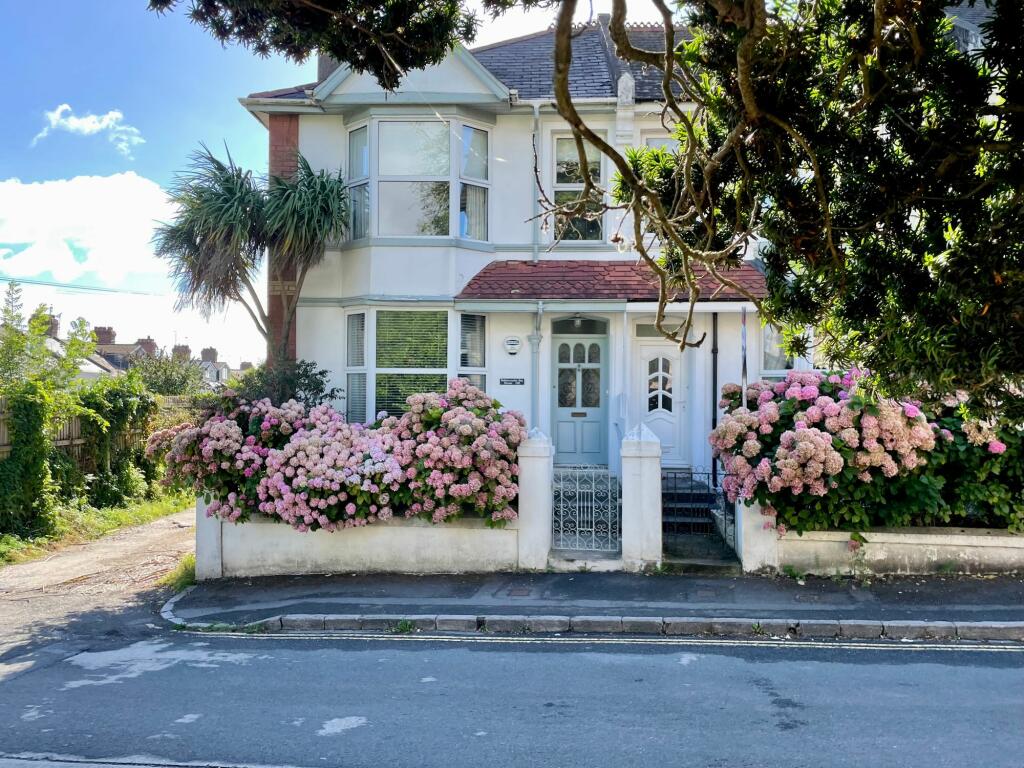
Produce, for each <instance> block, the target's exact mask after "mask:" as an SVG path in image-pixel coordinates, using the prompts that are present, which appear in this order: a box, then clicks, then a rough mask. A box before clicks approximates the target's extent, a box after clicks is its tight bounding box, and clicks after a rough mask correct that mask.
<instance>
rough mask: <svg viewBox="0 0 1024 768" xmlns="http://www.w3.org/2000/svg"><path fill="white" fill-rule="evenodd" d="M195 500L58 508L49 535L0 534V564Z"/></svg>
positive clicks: (146, 519)
mask: <svg viewBox="0 0 1024 768" xmlns="http://www.w3.org/2000/svg"><path fill="white" fill-rule="evenodd" d="M194 503H195V500H194V498H193V497H192V496H191V495H187V494H168V495H167V496H164V497H162V498H159V499H154V500H151V501H140V502H138V503H137V504H131V505H128V506H125V507H103V508H101V509H97V508H96V507H91V506H89V505H88V504H80V505H75V506H68V507H62V508H61V509H60V510H59V511H58V518H57V525H56V527H55V531H54V532H53V533H51V534H49V535H46V536H36V537H28V538H22V537H20V536H13V535H11V534H3V535H0V565H5V564H9V563H20V562H23V561H25V560H31V559H33V558H36V557H41V556H43V555H45V554H47V553H49V552H52V551H53V550H55V549H58V548H59V547H62V546H66V545H68V544H78V543H81V542H83V541H89V540H90V539H98V538H99V537H100V536H105V535H106V534H108V533H111V532H113V531H116V530H118V529H120V528H127V527H129V526H132V525H142V524H143V523H149V522H152V521H153V520H156V519H158V518H161V517H166V516H167V515H173V514H174V513H175V512H180V511H182V510H183V509H188V507H189V506H191V505H192V504H194Z"/></svg>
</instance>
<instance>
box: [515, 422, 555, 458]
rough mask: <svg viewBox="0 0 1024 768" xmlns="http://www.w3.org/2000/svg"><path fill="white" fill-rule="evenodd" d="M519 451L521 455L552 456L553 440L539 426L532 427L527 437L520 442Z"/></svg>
mask: <svg viewBox="0 0 1024 768" xmlns="http://www.w3.org/2000/svg"><path fill="white" fill-rule="evenodd" d="M518 453H519V455H520V456H550V455H551V440H550V439H548V436H547V435H545V434H544V433H543V432H541V431H540V430H539V429H538V428H537V427H534V428H533V429H531V430H530V431H529V432H528V433H527V435H526V439H525V440H523V442H521V443H520V444H519V449H518Z"/></svg>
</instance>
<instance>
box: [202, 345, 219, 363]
mask: <svg viewBox="0 0 1024 768" xmlns="http://www.w3.org/2000/svg"><path fill="white" fill-rule="evenodd" d="M199 355H200V357H201V358H202V361H203V362H204V363H216V362H217V350H216V349H215V348H214V347H204V348H203V351H202V352H200V353H199Z"/></svg>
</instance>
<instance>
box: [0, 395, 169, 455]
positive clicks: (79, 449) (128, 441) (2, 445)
mask: <svg viewBox="0 0 1024 768" xmlns="http://www.w3.org/2000/svg"><path fill="white" fill-rule="evenodd" d="M148 437H149V435H148V434H147V433H146V431H145V430H141V429H137V430H131V431H129V432H125V433H123V434H121V435H119V436H118V439H117V440H116V441H115V443H114V450H115V451H118V452H120V451H123V450H125V449H135V448H145V446H146V440H147V439H148ZM53 444H54V446H55V447H56V448H57V449H58V450H60V451H63V452H64V453H66V454H67V455H68V456H70V457H71V458H72V459H74V461H75V463H76V464H78V466H79V468H80V469H81V470H82V471H83V472H93V471H95V469H96V468H95V467H92V466H84V464H85V461H84V459H85V456H84V450H85V449H84V446H85V438H84V437H82V420H81V419H80V418H79V417H78V416H75V417H72V418H71V419H69V420H68V421H65V422H64V423H62V424H61V425H60V426H59V427H58V428H57V434H56V435H55V436H54V440H53ZM10 454H11V431H10V427H9V426H8V414H7V400H6V398H3V397H0V461H3V460H4V459H6V458H7V457H8V456H9V455H10Z"/></svg>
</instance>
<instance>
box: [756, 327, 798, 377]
mask: <svg viewBox="0 0 1024 768" xmlns="http://www.w3.org/2000/svg"><path fill="white" fill-rule="evenodd" d="M761 340H762V341H761V343H762V345H763V347H764V348H763V349H762V350H761V356H762V361H761V367H762V368H763V369H764V370H766V371H788V370H790V369H791V368H792V367H793V358H791V357H787V356H786V353H785V352H783V351H782V331H780V330H779V329H778V328H776V327H775V326H774V325H766V326H765V327H764V329H763V331H762V333H761Z"/></svg>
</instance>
